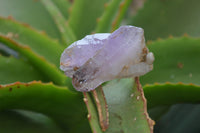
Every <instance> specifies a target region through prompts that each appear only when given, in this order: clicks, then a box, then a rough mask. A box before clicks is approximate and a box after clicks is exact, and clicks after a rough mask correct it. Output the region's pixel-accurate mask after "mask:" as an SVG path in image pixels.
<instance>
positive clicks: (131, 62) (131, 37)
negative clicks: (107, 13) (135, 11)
mask: <svg viewBox="0 0 200 133" xmlns="http://www.w3.org/2000/svg"><path fill="white" fill-rule="evenodd" d="M153 61H154V56H153V53H151V52H149V50H148V48H147V47H146V46H145V39H144V31H143V29H142V28H138V27H134V26H121V27H120V28H119V29H117V30H116V31H114V32H113V33H112V34H109V33H97V34H93V35H87V36H86V37H85V38H83V39H81V40H79V41H76V42H74V43H73V44H71V45H70V46H69V47H68V48H66V49H65V50H64V52H63V53H62V56H61V60H60V64H61V66H60V68H61V70H63V71H65V74H66V75H67V76H69V77H71V78H72V83H73V86H74V87H75V89H76V90H78V91H91V90H93V89H95V88H96V87H98V86H99V85H100V84H102V83H103V82H105V81H109V80H113V79H120V78H127V77H136V76H141V75H144V74H146V73H147V72H149V71H151V70H152V69H153Z"/></svg>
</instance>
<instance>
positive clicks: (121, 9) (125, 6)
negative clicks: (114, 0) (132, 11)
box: [111, 0, 133, 31]
mask: <svg viewBox="0 0 200 133" xmlns="http://www.w3.org/2000/svg"><path fill="white" fill-rule="evenodd" d="M132 2H133V1H132V0H124V1H123V2H122V3H121V4H120V7H119V9H118V12H117V16H116V18H115V19H114V21H113V23H112V30H111V31H114V30H116V29H118V28H119V26H120V24H121V22H122V20H123V18H124V16H125V14H126V12H127V10H128V8H129V6H130V4H131V3H132Z"/></svg>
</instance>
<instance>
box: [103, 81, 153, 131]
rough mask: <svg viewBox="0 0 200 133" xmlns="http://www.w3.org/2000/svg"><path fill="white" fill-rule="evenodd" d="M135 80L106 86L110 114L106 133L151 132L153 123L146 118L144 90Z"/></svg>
mask: <svg viewBox="0 0 200 133" xmlns="http://www.w3.org/2000/svg"><path fill="white" fill-rule="evenodd" d="M133 84H134V81H133V79H122V80H120V81H118V80H115V81H112V82H110V83H108V84H106V85H105V86H104V92H105V96H106V99H107V102H108V109H109V113H110V125H109V128H108V130H107V131H106V132H108V133H115V132H145V133H148V132H151V130H152V124H153V123H152V121H151V120H150V119H149V118H148V116H146V115H147V114H146V109H145V108H146V101H145V98H144V96H143V90H142V88H139V87H138V86H137V85H136V84H134V87H133Z"/></svg>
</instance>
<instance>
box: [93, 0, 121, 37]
mask: <svg viewBox="0 0 200 133" xmlns="http://www.w3.org/2000/svg"><path fill="white" fill-rule="evenodd" d="M121 1H122V0H111V1H110V3H109V4H106V7H105V8H106V9H105V11H104V12H103V15H102V16H101V17H100V18H99V19H98V23H97V27H96V29H95V32H97V33H98V32H109V31H110V30H111V26H112V21H113V19H114V18H115V16H116V13H117V10H118V7H119V5H120V3H121Z"/></svg>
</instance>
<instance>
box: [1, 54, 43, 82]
mask: <svg viewBox="0 0 200 133" xmlns="http://www.w3.org/2000/svg"><path fill="white" fill-rule="evenodd" d="M0 70H1V71H0V84H8V83H13V82H16V80H17V81H21V82H30V81H33V80H42V81H46V79H45V77H44V76H43V75H41V74H40V73H39V72H38V70H36V69H35V68H34V67H33V66H32V65H31V64H30V63H28V62H25V61H23V60H22V59H16V58H14V57H4V56H1V55H0Z"/></svg>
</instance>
